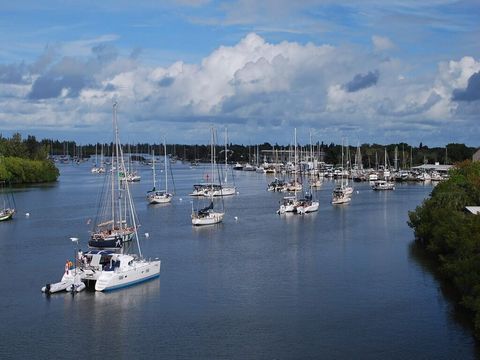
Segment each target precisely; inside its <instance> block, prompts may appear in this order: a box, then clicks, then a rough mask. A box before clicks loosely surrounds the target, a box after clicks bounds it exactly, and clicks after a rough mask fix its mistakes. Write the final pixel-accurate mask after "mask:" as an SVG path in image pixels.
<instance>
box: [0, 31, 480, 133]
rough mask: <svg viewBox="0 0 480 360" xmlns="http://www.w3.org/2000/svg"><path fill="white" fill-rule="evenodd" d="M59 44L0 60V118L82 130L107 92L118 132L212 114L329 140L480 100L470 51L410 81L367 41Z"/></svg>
mask: <svg viewBox="0 0 480 360" xmlns="http://www.w3.org/2000/svg"><path fill="white" fill-rule="evenodd" d="M64 48H65V47H61V46H60V47H58V48H52V47H48V48H46V49H45V51H44V53H43V54H40V56H39V59H38V60H37V61H35V62H33V63H32V64H26V65H22V64H17V65H15V64H13V65H12V64H6V65H0V81H3V82H9V84H8V86H3V87H0V108H1V109H3V114H0V122H1V120H2V119H5V118H6V117H7V116H8V118H9V119H12V120H15V128H16V129H18V128H20V127H22V126H23V127H24V128H26V129H31V128H32V127H33V126H36V127H39V126H42V127H43V126H45V127H48V128H49V127H57V128H61V127H65V128H71V127H74V126H75V125H78V124H82V126H83V128H82V130H81V131H87V130H88V129H90V131H95V132H96V133H97V134H98V133H99V131H98V129H99V128H101V127H102V126H103V127H104V128H107V129H108V126H109V124H110V119H111V105H112V101H113V100H114V99H115V100H118V101H119V103H120V106H119V118H120V120H121V122H122V121H123V122H124V123H123V124H122V125H124V126H125V127H126V128H127V130H128V133H129V134H135V132H140V131H142V132H143V135H142V136H152V137H153V136H155V135H154V134H157V133H158V129H159V128H161V129H162V130H164V131H166V132H168V131H170V132H172V133H175V134H178V135H177V136H178V137H179V138H178V139H176V141H179V142H183V141H187V142H198V141H203V140H205V141H207V140H208V128H209V125H210V124H211V123H214V124H221V125H229V126H231V128H230V130H229V133H230V134H231V137H232V139H235V141H248V140H249V139H252V138H259V137H260V138H265V140H268V141H277V140H278V141H285V138H286V137H285V134H286V133H291V128H292V127H293V126H297V127H298V128H299V129H301V128H304V129H310V128H314V129H319V131H321V133H322V134H323V135H325V136H328V137H330V139H331V138H332V137H333V140H338V138H341V136H342V134H341V132H346V131H355V132H356V135H357V136H364V137H369V138H372V137H373V139H372V141H374V140H376V141H381V140H382V139H383V137H384V136H386V135H385V134H386V133H385V129H388V131H389V134H393V135H392V136H397V137H398V136H401V135H402V134H406V131H407V130H406V129H410V130H409V131H410V133H411V134H414V135H415V136H421V135H420V134H421V133H422V132H425V131H427V130H426V127H425V126H420V125H419V124H421V123H424V124H426V123H428V124H430V125H429V127H428V131H429V132H431V127H432V126H435V127H436V128H437V129H442V131H443V132H446V133H448V132H449V131H450V130H449V129H450V128H454V127H455V125H454V124H455V122H456V121H460V119H461V121H463V122H467V123H468V122H470V121H471V122H472V123H473V122H474V121H475V116H476V115H475V113H476V114H478V111H476V110H480V109H478V107H477V105H475V104H477V103H479V102H478V101H473V100H476V99H478V78H479V74H480V63H479V62H478V61H476V60H475V59H474V58H472V57H464V58H462V59H459V60H452V61H450V62H446V63H441V64H440V65H439V67H438V69H437V71H436V72H432V73H431V74H429V75H430V76H428V77H425V78H422V79H420V78H418V77H415V76H414V74H411V73H409V69H410V67H409V64H403V63H402V62H400V61H398V60H395V59H379V58H378V57H375V56H371V53H370V52H369V51H368V49H365V50H364V51H362V50H361V49H357V48H346V47H334V46H331V45H316V44H312V43H307V44H299V43H296V42H288V41H284V42H280V43H277V44H273V43H269V42H267V41H265V39H264V38H262V37H261V36H259V35H257V34H255V33H251V34H248V35H247V36H245V37H244V38H243V39H241V40H240V41H239V42H238V43H236V44H234V45H232V46H221V47H218V48H217V49H215V50H214V51H213V52H212V53H210V54H208V55H207V56H206V57H205V58H203V59H202V61H201V62H199V63H195V64H189V63H186V62H183V61H177V62H174V63H172V64H170V65H168V66H156V65H152V64H149V65H146V64H144V63H142V59H141V58H140V57H138V56H131V53H125V54H122V53H121V52H120V51H119V50H118V49H117V48H115V47H114V46H113V44H112V43H111V42H110V41H107V42H106V43H98V42H92V43H91V47H90V51H89V53H88V56H83V55H82V56H81V57H73V56H70V55H66V54H65V53H64V52H62V49H64ZM133 52H136V50H134V51H133ZM371 69H374V70H371ZM380 75H381V76H380ZM452 94H453V96H452ZM467 105H468V106H467ZM20 110H21V111H20ZM139 122H141V123H142V125H141V126H138V123H139ZM159 122H161V126H159ZM12 124H13V122H12ZM379 124H381V126H380V125H379ZM2 126H4V127H8V126H6V125H5V124H4V123H2ZM320 129H321V130H320ZM347 129H350V130H347ZM79 131H80V130H79ZM439 131H440V130H439ZM347 135H348V134H347ZM139 136H140V135H139ZM376 136H381V138H380V140H378V139H377V138H376ZM272 137H274V138H273V139H272ZM277 137H278V138H277ZM288 139H289V137H288ZM92 140H93V141H94V140H96V139H92ZM92 140H91V141H92ZM145 140H146V141H156V140H158V139H155V138H147V139H145ZM325 140H328V139H325ZM367 140H368V139H365V141H367ZM403 140H409V139H403Z"/></svg>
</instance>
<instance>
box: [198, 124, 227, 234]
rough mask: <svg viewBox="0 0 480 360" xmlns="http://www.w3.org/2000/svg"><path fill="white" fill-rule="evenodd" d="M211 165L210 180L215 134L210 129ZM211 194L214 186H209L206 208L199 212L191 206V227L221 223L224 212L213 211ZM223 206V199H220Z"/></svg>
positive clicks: (213, 168)
mask: <svg viewBox="0 0 480 360" xmlns="http://www.w3.org/2000/svg"><path fill="white" fill-rule="evenodd" d="M211 163H212V179H214V170H215V163H216V162H215V132H214V129H213V128H212V139H211ZM213 192H214V185H213V183H212V184H211V189H210V192H209V193H208V197H209V199H210V202H209V204H208V205H207V206H205V207H203V208H202V209H200V210H197V211H195V210H194V209H193V204H192V215H191V218H192V225H195V226H201V225H213V224H218V223H220V222H222V221H223V217H224V216H225V212H224V211H222V212H219V211H215V210H214V205H213ZM222 204H223V198H222Z"/></svg>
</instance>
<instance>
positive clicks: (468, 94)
mask: <svg viewBox="0 0 480 360" xmlns="http://www.w3.org/2000/svg"><path fill="white" fill-rule="evenodd" d="M453 100H455V101H476V100H480V72H476V73H475V74H473V75H472V76H470V78H469V79H468V85H467V87H466V89H455V90H453Z"/></svg>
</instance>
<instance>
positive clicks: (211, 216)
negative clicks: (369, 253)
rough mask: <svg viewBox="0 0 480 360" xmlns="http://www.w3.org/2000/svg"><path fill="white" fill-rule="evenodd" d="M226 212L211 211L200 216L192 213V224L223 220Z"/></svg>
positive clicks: (216, 222) (215, 222)
mask: <svg viewBox="0 0 480 360" xmlns="http://www.w3.org/2000/svg"><path fill="white" fill-rule="evenodd" d="M224 216H225V214H224V213H218V212H210V213H208V214H207V215H205V216H200V217H199V216H198V215H196V214H192V225H195V226H201V225H213V224H218V223H220V222H222V220H223V217H224Z"/></svg>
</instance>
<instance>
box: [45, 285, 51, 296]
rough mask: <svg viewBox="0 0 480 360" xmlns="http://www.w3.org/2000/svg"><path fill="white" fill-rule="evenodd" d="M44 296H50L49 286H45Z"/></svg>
mask: <svg viewBox="0 0 480 360" xmlns="http://www.w3.org/2000/svg"><path fill="white" fill-rule="evenodd" d="M45 294H50V284H47V285H45Z"/></svg>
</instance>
